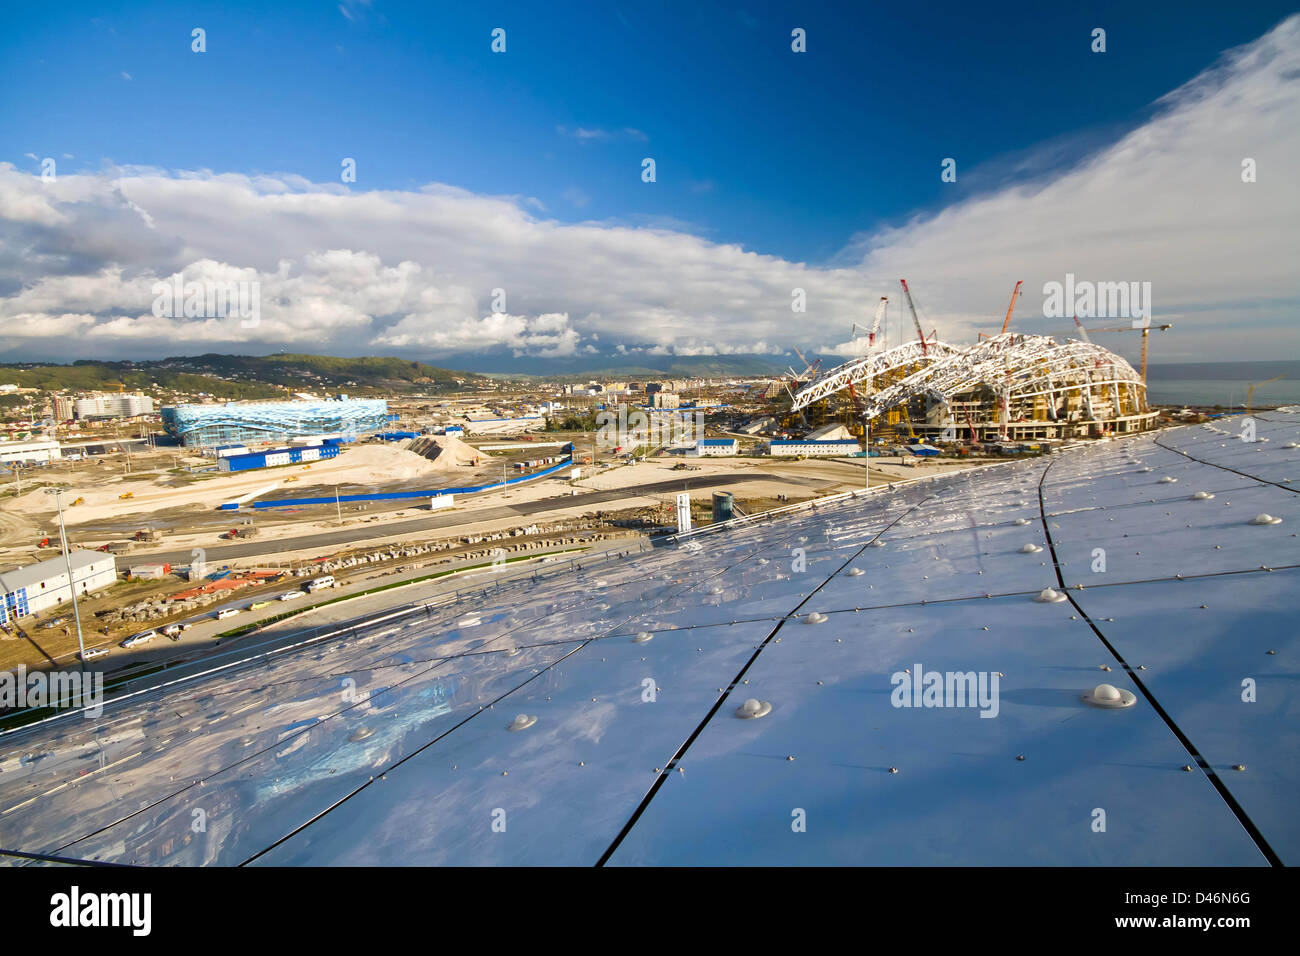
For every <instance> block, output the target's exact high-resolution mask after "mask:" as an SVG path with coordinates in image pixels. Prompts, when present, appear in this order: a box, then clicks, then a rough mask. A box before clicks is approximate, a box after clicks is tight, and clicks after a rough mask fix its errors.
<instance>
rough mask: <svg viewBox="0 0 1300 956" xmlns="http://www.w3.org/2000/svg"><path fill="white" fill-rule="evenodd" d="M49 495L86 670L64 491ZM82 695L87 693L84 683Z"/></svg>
mask: <svg viewBox="0 0 1300 956" xmlns="http://www.w3.org/2000/svg"><path fill="white" fill-rule="evenodd" d="M45 493H46V494H47V495H54V501H55V504H56V505H57V506H58V509H59V546H60V547H62V548H63V566H64V568H65V569H66V570H67V572H68V590H70V591H71V592H72V617H73V619H74V620H75V621H76V624H77V650H78V652H79V653H78V656H77V659H78V661H80V663H81V669H82V670H83V671H84V670H85V669H86V643H85V641H84V640H83V639H82V636H81V609H80V608H78V607H77V582H76V581H75V580H74V579H73V577H72V555H71V554H70V553H69V552H68V533H67V530H66V529H65V528H64V525H63V489H62V488H46V489H45ZM82 693H83V694H84V693H85V687H84V682H83V687H82Z"/></svg>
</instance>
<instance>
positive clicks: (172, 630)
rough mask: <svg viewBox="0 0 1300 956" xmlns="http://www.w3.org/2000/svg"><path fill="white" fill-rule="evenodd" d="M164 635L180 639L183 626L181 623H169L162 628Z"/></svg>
mask: <svg viewBox="0 0 1300 956" xmlns="http://www.w3.org/2000/svg"><path fill="white" fill-rule="evenodd" d="M162 632H163V636H164V637H170V638H171V639H172V640H173V641H175V640H179V639H180V634H181V626H180V625H179V624H168V625H167V626H166V627H164V628H163V629H162Z"/></svg>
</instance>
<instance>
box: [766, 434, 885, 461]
mask: <svg viewBox="0 0 1300 956" xmlns="http://www.w3.org/2000/svg"><path fill="white" fill-rule="evenodd" d="M861 450H862V449H861V447H860V446H859V445H858V443H857V441H855V440H854V439H852V438H850V439H847V440H837V441H815V440H813V439H811V438H791V439H781V438H774V439H772V440H771V441H770V442H768V443H767V453H768V454H769V455H806V456H807V457H809V458H812V457H813V456H820V457H825V456H828V455H830V456H834V455H856V454H857V453H858V452H859V451H861Z"/></svg>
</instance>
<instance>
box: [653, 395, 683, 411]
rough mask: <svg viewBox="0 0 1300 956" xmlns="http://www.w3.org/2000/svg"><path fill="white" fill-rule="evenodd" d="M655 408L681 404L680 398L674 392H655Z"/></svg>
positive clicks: (674, 406) (675, 406) (673, 406)
mask: <svg viewBox="0 0 1300 956" xmlns="http://www.w3.org/2000/svg"><path fill="white" fill-rule="evenodd" d="M653 401H654V407H655V408H677V407H678V406H679V405H680V404H681V398H680V397H679V396H678V395H677V393H676V392H655V394H654V399H653Z"/></svg>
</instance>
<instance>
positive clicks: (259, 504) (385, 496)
mask: <svg viewBox="0 0 1300 956" xmlns="http://www.w3.org/2000/svg"><path fill="white" fill-rule="evenodd" d="M572 465H573V456H572V455H570V456H569V457H567V458H565V459H564V461H562V462H560V463H559V464H558V465H552V466H551V467H550V468H543V469H542V470H541V471H535V472H533V473H532V474H531V475H520V476H519V477H518V478H507V479H506V480H505V481H496V482H493V483H492V484H489V485H471V486H469V487H465V488H432V489H430V490H428V491H384V492H376V493H373V494H368V495H340V496H339V497H338V498H335V497H334V496H333V495H327V496H325V497H323V498H276V499H274V500H271V501H254V502H252V507H253V508H297V507H300V506H302V505H332V504H334V502H335V501H337V502H339V503H340V504H342V503H344V502H349V501H399V500H401V499H403V498H437V497H440V496H442V495H472V494H474V493H475V492H479V491H491V490H492V489H493V488H506V487H508V486H510V485H517V484H519V483H520V482H523V481H532V480H533V479H534V478H545V477H546V476H547V475H553V474H555V473H556V472H557V471H560V470H561V469H564V468H569V467H572ZM218 508H219V509H220V510H221V511H238V510H239V502H237V501H230V502H227V503H226V504H224V505H219V506H218Z"/></svg>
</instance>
